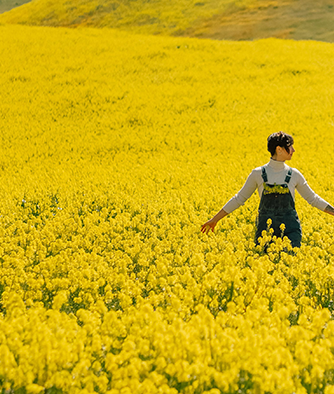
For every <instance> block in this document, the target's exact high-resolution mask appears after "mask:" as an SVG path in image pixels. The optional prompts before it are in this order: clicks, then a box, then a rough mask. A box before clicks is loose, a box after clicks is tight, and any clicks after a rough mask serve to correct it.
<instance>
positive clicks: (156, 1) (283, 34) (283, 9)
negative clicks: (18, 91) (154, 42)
mask: <svg viewBox="0 0 334 394" xmlns="http://www.w3.org/2000/svg"><path fill="white" fill-rule="evenodd" d="M0 1H2V2H4V1H7V2H11V0H0ZM13 1H15V0H13ZM20 1H21V2H22V0H20ZM0 22H4V23H19V24H26V25H42V26H66V27H79V26H82V27H84V26H90V27H112V28H118V29H122V30H128V31H133V32H136V33H144V34H154V35H156V34H163V35H175V36H190V37H199V38H214V39H228V40H253V39H260V38H268V37H276V38H289V39H296V40H319V41H327V42H334V29H333V26H334V5H333V0H317V1H316V2H315V1H314V0H137V1H133V0H57V1H56V0H33V1H31V2H30V3H27V4H24V5H23V6H21V7H18V8H15V9H13V10H11V11H10V12H8V13H5V14H3V15H0Z"/></svg>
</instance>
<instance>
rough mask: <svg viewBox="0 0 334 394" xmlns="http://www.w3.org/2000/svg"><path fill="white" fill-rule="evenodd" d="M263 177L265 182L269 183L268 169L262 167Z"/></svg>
mask: <svg viewBox="0 0 334 394" xmlns="http://www.w3.org/2000/svg"><path fill="white" fill-rule="evenodd" d="M261 176H262V179H263V182H268V177H267V173H266V169H265V168H264V167H262V174H261Z"/></svg>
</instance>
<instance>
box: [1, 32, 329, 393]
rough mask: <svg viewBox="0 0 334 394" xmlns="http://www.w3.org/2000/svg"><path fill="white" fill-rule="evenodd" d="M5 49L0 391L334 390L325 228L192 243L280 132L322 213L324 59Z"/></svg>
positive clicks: (127, 40)
mask: <svg viewBox="0 0 334 394" xmlns="http://www.w3.org/2000/svg"><path fill="white" fill-rule="evenodd" d="M0 37H1V41H0V86H1V90H0V92H1V93H0V94H1V100H0V120H1V121H0V137H1V144H0V150H1V154H0V169H1V172H0V177H1V179H0V181H1V187H0V197H1V198H0V215H1V216H0V238H1V242H0V262H1V270H0V294H1V304H0V308H1V317H0V388H1V390H2V391H1V392H2V393H3V394H4V393H6V394H9V393H10V394H14V393H16V394H21V393H31V394H33V393H36V394H37V393H48V394H59V393H71V394H72V393H73V394H79V393H80V394H91V393H94V392H95V393H101V394H102V393H103V394H104V393H108V394H131V393H143V394H149V393H152V394H153V393H163V394H165V393H166V394H168V393H169V394H176V393H184V394H193V393H194V394H202V393H205V394H208V393H210V394H219V393H231V394H232V393H254V394H261V393H263V394H264V393H282V394H283V393H284V394H292V393H296V394H297V393H298V394H304V393H317V394H318V393H319V394H320V393H324V394H332V393H334V319H333V311H334V304H333V296H334V266H333V262H334V222H333V220H334V219H333V217H331V216H329V215H326V214H325V213H323V212H321V211H319V210H316V209H315V208H312V207H310V206H309V205H307V203H306V202H305V201H304V200H302V199H301V198H300V197H299V196H298V195H297V197H296V205H297V210H298V213H299V216H300V218H301V221H302V226H303V239H302V247H301V248H300V250H299V251H297V252H296V253H291V252H290V251H289V244H288V242H287V241H286V240H283V241H282V240H280V239H279V240H277V241H276V242H275V243H274V244H272V246H271V247H270V248H269V251H268V253H267V254H265V253H264V252H263V249H262V248H261V247H257V248H255V247H254V243H253V237H254V233H255V224H254V223H255V218H256V210H257V206H258V203H259V198H258V196H257V195H254V196H252V197H251V199H250V200H249V201H247V203H246V204H245V205H244V206H243V207H241V208H240V209H239V210H237V211H235V212H233V213H232V214H231V215H229V216H228V217H227V218H225V219H223V221H222V222H221V223H220V224H219V225H218V226H217V229H216V232H215V233H214V234H212V233H211V234H210V235H204V234H202V233H201V232H200V227H201V224H203V223H204V222H205V221H206V220H208V219H209V218H210V217H211V216H212V215H213V214H214V213H216V212H217V211H218V210H219V209H220V208H221V207H222V206H223V204H224V203H225V202H226V201H227V200H228V199H229V198H230V197H232V196H233V195H234V194H235V193H236V192H237V191H238V190H239V189H240V188H241V186H242V185H243V183H244V181H245V180H246V177H247V176H248V174H249V173H250V172H251V170H252V169H253V168H254V167H257V166H259V165H262V164H265V163H266V162H267V161H268V159H269V153H268V152H267V151H266V138H267V136H268V135H269V134H271V133H273V132H276V131H279V130H284V131H286V132H288V133H290V134H292V135H293V136H294V138H295V149H296V153H295V154H294V158H293V160H292V162H291V165H292V166H293V167H297V168H298V169H299V170H300V171H301V172H302V173H303V175H304V176H305V177H306V179H307V180H308V182H309V184H310V186H311V187H312V188H313V189H314V190H315V191H316V192H317V193H318V194H319V195H320V196H321V197H323V198H324V199H326V200H327V201H329V202H330V203H332V204H334V191H333V183H334V175H333V171H332V168H333V165H334V158H333V138H332V136H333V131H334V129H333V128H334V115H333V107H332V105H333V102H334V90H333V88H332V87H333V84H334V73H333V56H334V47H333V45H332V44H324V43H318V42H293V41H281V40H274V39H269V40H261V41H255V42H224V41H221V42H214V41H206V40H202V41H200V40H195V39H181V38H166V37H153V36H141V35H130V34H129V33H125V32H119V31H116V30H95V29H78V30H69V29H55V28H41V27H22V26H6V25H0ZM268 237H269V235H265V236H264V238H263V243H265V242H266V240H267V238H268Z"/></svg>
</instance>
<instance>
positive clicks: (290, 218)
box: [255, 167, 302, 247]
mask: <svg viewBox="0 0 334 394" xmlns="http://www.w3.org/2000/svg"><path fill="white" fill-rule="evenodd" d="M291 175H292V169H291V168H290V169H289V171H288V173H287V175H286V177H285V184H283V185H276V184H274V185H270V184H268V183H267V181H268V177H267V173H266V169H265V168H264V167H262V179H263V182H264V183H263V192H262V196H261V201H260V206H259V215H258V218H257V230H256V234H255V242H256V244H258V238H259V237H261V233H262V231H263V230H266V229H267V220H268V219H271V220H272V225H271V228H273V229H274V234H273V235H276V236H277V237H281V235H282V230H281V229H280V225H281V224H282V223H284V225H285V230H284V234H283V235H284V236H287V237H288V238H289V239H290V241H291V245H292V247H296V246H297V247H300V242H301V238H302V230H301V226H300V221H299V218H298V215H297V212H296V210H295V202H294V200H293V197H292V195H291V193H290V190H289V187H288V183H289V182H290V179H291Z"/></svg>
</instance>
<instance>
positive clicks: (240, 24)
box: [178, 0, 334, 42]
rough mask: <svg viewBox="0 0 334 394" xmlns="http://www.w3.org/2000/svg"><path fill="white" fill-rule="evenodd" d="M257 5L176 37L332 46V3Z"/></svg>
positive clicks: (305, 1) (307, 1) (310, 0)
mask: <svg viewBox="0 0 334 394" xmlns="http://www.w3.org/2000/svg"><path fill="white" fill-rule="evenodd" d="M261 3H262V4H261ZM257 4H258V5H257V6H256V7H253V8H251V9H243V10H238V9H230V10H227V11H225V12H223V13H222V14H218V15H215V16H214V17H212V18H210V19H207V20H199V21H198V22H197V23H195V24H194V25H193V26H192V27H191V28H188V29H186V30H185V31H182V32H178V35H182V36H191V37H198V38H211V39H217V40H224V39H225V40H237V41H238V40H255V39H261V38H268V37H276V38H286V39H295V40H319V41H327V42H334V1H333V0H317V1H314V0H294V1H291V0H290V1H289V0H286V1H284V0H283V1H279V2H278V1H277V2H274V1H272V2H268V1H258V2H257Z"/></svg>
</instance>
